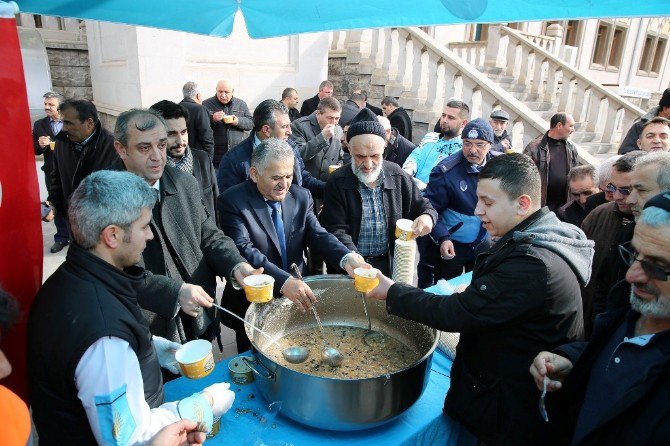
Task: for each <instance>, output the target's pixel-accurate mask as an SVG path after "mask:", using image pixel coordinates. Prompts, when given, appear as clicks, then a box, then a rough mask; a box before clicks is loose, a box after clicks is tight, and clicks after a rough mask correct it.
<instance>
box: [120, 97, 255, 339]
mask: <svg viewBox="0 0 670 446" xmlns="http://www.w3.org/2000/svg"><path fill="white" fill-rule="evenodd" d="M140 123H141V126H140V125H139V124H140ZM138 127H139V128H141V129H142V130H140V129H139V128H138ZM114 133H115V136H116V141H114V147H115V149H116V151H117V152H118V153H119V156H120V157H121V160H122V161H123V167H125V168H126V169H127V170H128V171H130V172H133V173H134V174H136V175H138V176H140V177H142V178H144V180H145V181H146V182H147V183H149V185H151V186H152V187H153V188H154V189H156V194H157V197H158V198H157V203H156V205H155V206H154V209H153V218H152V219H151V224H150V226H151V230H152V232H153V233H154V234H155V237H154V239H153V240H151V241H150V242H149V243H147V248H146V249H145V250H144V253H143V254H142V259H143V264H144V266H145V268H146V269H147V271H150V272H151V273H152V274H149V275H148V276H147V277H146V279H145V280H144V282H143V283H142V286H141V289H140V290H138V301H139V304H140V306H141V307H142V308H143V309H144V310H147V311H145V317H146V318H147V321H148V323H149V326H150V328H151V332H152V333H153V334H155V335H157V336H162V337H165V338H167V339H170V340H172V341H176V342H180V343H183V342H186V341H190V340H192V339H195V338H197V337H200V336H203V337H206V338H209V339H212V338H213V335H214V334H215V333H217V332H218V323H217V322H216V314H215V312H214V309H213V308H211V302H213V299H212V297H210V296H215V292H216V276H221V277H224V278H225V279H226V280H233V279H234V280H237V281H238V282H240V283H241V282H242V281H243V280H244V277H246V276H247V275H249V274H252V273H257V272H258V271H255V270H254V269H253V268H252V267H251V266H250V265H249V264H248V263H246V261H245V260H244V258H243V257H241V256H240V255H239V253H238V252H237V248H236V247H235V244H234V243H233V241H232V240H231V239H230V238H228V237H227V236H226V235H224V234H223V232H221V230H220V229H218V228H217V227H216V224H215V222H214V216H213V215H208V213H207V210H206V207H205V204H204V203H203V199H202V189H201V187H200V184H198V181H197V180H196V179H195V178H194V177H193V175H190V174H188V173H186V172H183V171H181V170H179V169H177V168H174V167H171V166H166V149H167V141H168V138H167V131H166V127H165V124H164V122H163V118H162V117H161V116H160V115H158V114H157V113H156V112H154V111H152V110H137V109H136V110H130V111H127V112H124V113H121V114H120V115H119V117H118V118H117V120H116V129H115V132H114ZM123 167H122V168H123ZM203 306H204V307H207V308H208V310H207V311H205V312H203V311H201V310H202V308H201V307H203Z"/></svg>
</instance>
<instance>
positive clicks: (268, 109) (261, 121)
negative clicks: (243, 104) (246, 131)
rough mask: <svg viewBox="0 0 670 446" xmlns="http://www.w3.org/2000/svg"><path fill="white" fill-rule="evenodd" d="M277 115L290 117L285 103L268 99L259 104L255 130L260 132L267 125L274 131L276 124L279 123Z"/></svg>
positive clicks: (256, 112)
mask: <svg viewBox="0 0 670 446" xmlns="http://www.w3.org/2000/svg"><path fill="white" fill-rule="evenodd" d="M275 113H279V114H281V115H288V108H287V107H286V105H284V103H282V102H280V101H276V100H274V99H266V100H264V101H263V102H261V103H260V104H258V105H257V106H256V108H255V109H254V116H253V120H254V130H256V131H258V130H260V129H261V127H263V126H264V125H265V124H267V125H269V126H270V128H272V129H274V128H275V123H276V122H277V116H276V114H275Z"/></svg>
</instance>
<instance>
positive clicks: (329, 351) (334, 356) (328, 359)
mask: <svg viewBox="0 0 670 446" xmlns="http://www.w3.org/2000/svg"><path fill="white" fill-rule="evenodd" d="M291 269H292V270H293V271H294V272H295V275H296V276H297V277H298V280H301V281H302V274H300V270H299V269H298V265H296V264H295V263H293V264H291ZM312 312H313V313H314V317H315V318H316V323H317V324H318V326H319V330H320V331H321V338H322V339H323V352H322V354H321V356H322V357H323V362H325V363H326V364H328V365H330V366H333V367H339V366H340V365H341V364H342V360H343V359H344V357H343V356H342V354H341V353H340V351H339V350H338V349H336V348H335V347H328V343H327V342H326V335H325V333H324V332H323V325H322V324H321V318H319V314H318V313H317V312H316V308H314V305H312Z"/></svg>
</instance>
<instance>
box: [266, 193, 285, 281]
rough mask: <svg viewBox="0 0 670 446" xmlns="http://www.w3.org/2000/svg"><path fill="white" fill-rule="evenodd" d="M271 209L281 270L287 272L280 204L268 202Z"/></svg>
mask: <svg viewBox="0 0 670 446" xmlns="http://www.w3.org/2000/svg"><path fill="white" fill-rule="evenodd" d="M268 204H269V205H270V207H271V208H272V223H274V225H275V231H277V239H279V247H280V248H281V260H282V268H283V269H284V271H288V259H287V258H286V237H285V236H284V221H283V220H282V218H281V213H280V209H281V203H280V202H278V201H268Z"/></svg>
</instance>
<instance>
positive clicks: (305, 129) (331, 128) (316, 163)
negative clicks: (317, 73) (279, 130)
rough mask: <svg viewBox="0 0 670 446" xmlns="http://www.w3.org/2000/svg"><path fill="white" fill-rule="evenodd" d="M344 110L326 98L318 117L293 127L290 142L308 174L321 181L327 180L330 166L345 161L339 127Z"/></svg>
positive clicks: (301, 120)
mask: <svg viewBox="0 0 670 446" xmlns="http://www.w3.org/2000/svg"><path fill="white" fill-rule="evenodd" d="M341 112H342V106H341V105H340V101H338V100H337V99H335V98H330V97H329V98H324V99H322V100H321V102H319V105H318V108H317V110H316V112H315V113H313V114H311V115H309V116H306V115H303V116H302V118H300V119H296V120H295V121H293V123H292V124H291V132H292V133H293V134H292V135H291V139H292V140H293V141H294V142H295V144H296V145H297V146H298V149H299V150H300V155H302V159H303V160H304V161H305V166H306V167H307V170H309V172H310V173H311V174H312V175H314V176H315V177H317V178H319V179H321V180H324V181H325V180H327V179H328V175H329V172H328V166H330V165H334V164H339V163H340V162H341V160H342V156H343V153H342V143H341V142H340V138H341V137H342V127H340V126H339V125H338V122H339V121H340V113H341Z"/></svg>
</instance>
